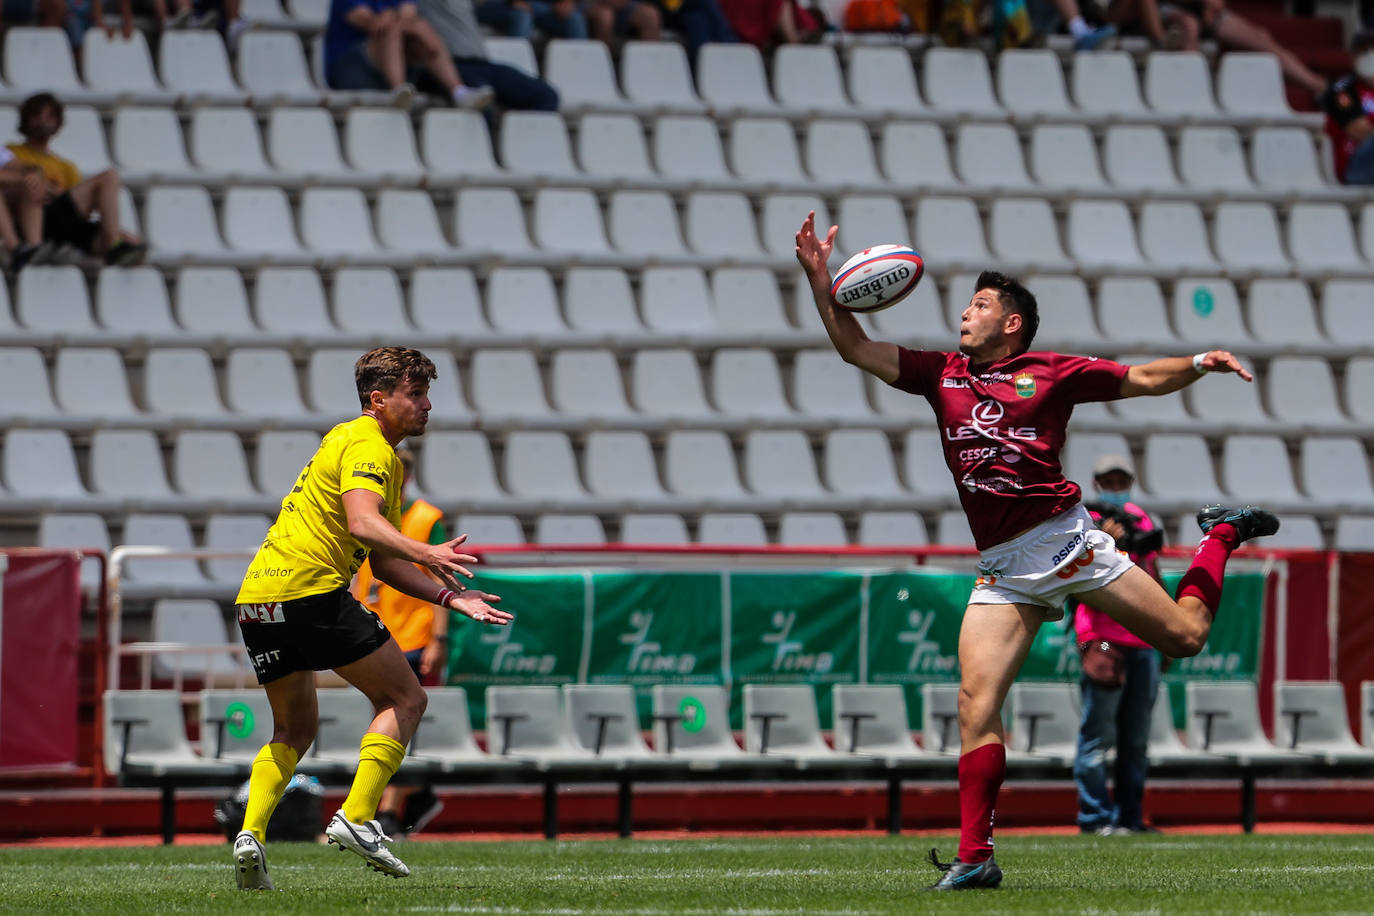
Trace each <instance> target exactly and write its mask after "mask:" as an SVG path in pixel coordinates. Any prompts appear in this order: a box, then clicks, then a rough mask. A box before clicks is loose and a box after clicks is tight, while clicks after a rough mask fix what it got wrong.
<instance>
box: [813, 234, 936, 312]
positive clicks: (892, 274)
mask: <svg viewBox="0 0 1374 916" xmlns="http://www.w3.org/2000/svg"><path fill="white" fill-rule="evenodd" d="M925 271H926V263H925V261H923V260H921V256H920V255H919V254H917V253H916V251H915V250H914V249H912V248H910V247H908V246H906V245H874V246H873V247H872V248H865V249H864V250H863V251H861V252H859V253H858V254H856V255H854V256H853V257H851V258H850V259H849V260H848V261H845V262H844V264H843V265H841V266H840V271H839V273H837V274H835V280H834V282H832V283H831V284H830V299H831V301H832V302H834V303H835V304H836V305H837V306H839V307H840V308H842V309H846V310H848V311H851V312H879V311H882V310H883V309H885V308H890V307H892V306H894V305H896V304H897V303H898V302H901V301H902V300H903V299H905V298H906V297H907V295H908V294H909V293H910V292H911V291H912V290H913V289H915V288H916V284H917V283H919V282H921V275H922V274H924V273H925Z"/></svg>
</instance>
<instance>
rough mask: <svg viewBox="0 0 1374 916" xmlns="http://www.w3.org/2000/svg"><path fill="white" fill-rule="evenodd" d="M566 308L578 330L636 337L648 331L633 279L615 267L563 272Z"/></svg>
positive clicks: (576, 268) (573, 325)
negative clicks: (643, 321) (641, 319)
mask: <svg viewBox="0 0 1374 916" xmlns="http://www.w3.org/2000/svg"><path fill="white" fill-rule="evenodd" d="M563 310H564V312H565V314H566V315H567V320H568V324H569V325H571V326H572V327H573V328H574V329H576V330H578V331H585V332H589V333H597V334H610V335H615V336H631V337H632V336H637V335H641V334H643V333H644V330H645V329H644V325H643V324H642V323H641V322H640V320H639V315H638V313H637V312H636V310H635V302H634V294H633V293H632V292H631V291H630V279H629V277H628V276H626V274H625V271H623V270H621V269H619V268H615V267H571V268H569V269H568V270H567V272H566V273H565V274H564V275H563Z"/></svg>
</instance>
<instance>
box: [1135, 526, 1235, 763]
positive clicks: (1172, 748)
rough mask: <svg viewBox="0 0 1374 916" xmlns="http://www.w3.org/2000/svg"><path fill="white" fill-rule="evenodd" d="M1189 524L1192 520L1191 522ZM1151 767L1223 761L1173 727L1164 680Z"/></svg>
mask: <svg viewBox="0 0 1374 916" xmlns="http://www.w3.org/2000/svg"><path fill="white" fill-rule="evenodd" d="M1188 521H1191V519H1189V520H1188ZM1196 534H1197V526H1196V525H1194V526H1193V532H1192V535H1190V541H1196V540H1197V538H1196V537H1195V536H1193V535H1196ZM1149 755H1150V766H1152V767H1170V766H1180V767H1188V768H1195V767H1198V766H1219V765H1221V763H1222V761H1220V760H1218V759H1217V758H1216V757H1215V756H1213V755H1211V754H1208V753H1206V752H1205V751H1199V750H1195V749H1193V748H1190V747H1188V746H1187V745H1186V744H1184V743H1183V739H1182V738H1180V737H1179V733H1178V729H1176V728H1175V727H1174V709H1173V704H1172V703H1171V702H1170V699H1169V685H1168V683H1166V682H1163V681H1161V682H1160V684H1159V692H1158V693H1156V694H1155V705H1154V709H1153V710H1151V715H1150V740H1149Z"/></svg>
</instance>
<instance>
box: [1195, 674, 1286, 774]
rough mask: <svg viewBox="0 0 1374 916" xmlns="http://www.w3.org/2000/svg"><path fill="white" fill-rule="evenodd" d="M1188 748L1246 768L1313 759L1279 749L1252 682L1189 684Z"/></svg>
mask: <svg viewBox="0 0 1374 916" xmlns="http://www.w3.org/2000/svg"><path fill="white" fill-rule="evenodd" d="M1184 688H1185V691H1186V692H1185V696H1186V698H1187V710H1188V725H1187V733H1188V745H1189V746H1190V747H1194V748H1197V749H1198V750H1202V751H1207V752H1208V753H1211V754H1217V755H1220V756H1223V757H1227V758H1229V759H1231V760H1234V761H1235V762H1237V763H1239V764H1241V765H1242V766H1246V765H1254V764H1265V763H1268V764H1273V763H1296V762H1300V761H1310V760H1312V759H1313V757H1312V755H1309V754H1303V753H1299V752H1296V751H1288V750H1283V749H1280V748H1278V747H1275V746H1274V745H1273V744H1271V743H1270V741H1269V739H1268V738H1266V737H1265V735H1264V729H1263V727H1261V725H1260V718H1259V696H1258V693H1257V688H1256V686H1255V684H1254V683H1253V682H1250V681H1188V682H1187V683H1186V684H1185V685H1184Z"/></svg>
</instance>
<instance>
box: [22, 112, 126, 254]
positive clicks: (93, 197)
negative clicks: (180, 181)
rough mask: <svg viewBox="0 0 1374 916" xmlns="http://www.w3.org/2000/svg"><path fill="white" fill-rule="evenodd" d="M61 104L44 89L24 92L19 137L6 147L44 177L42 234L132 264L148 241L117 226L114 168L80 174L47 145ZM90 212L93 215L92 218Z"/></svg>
mask: <svg viewBox="0 0 1374 916" xmlns="http://www.w3.org/2000/svg"><path fill="white" fill-rule="evenodd" d="M62 116H63V107H62V103H61V102H59V101H58V100H57V97H56V96H54V95H53V94H52V93H49V92H40V93H38V94H37V95H32V96H29V97H28V98H27V99H25V100H24V104H23V105H21V106H20V107H19V133H20V134H22V135H23V137H24V142H23V143H11V144H10V145H9V151H10V152H11V153H13V154H14V157H15V158H16V159H17V160H18V161H19V162H20V163H22V164H24V165H28V166H33V167H34V168H37V169H38V170H39V171H40V172H42V173H43V177H44V178H45V179H46V181H47V203H45V204H44V206H43V238H44V239H45V240H47V241H49V242H53V243H54V244H57V245H71V246H73V247H75V248H78V249H80V250H81V251H84V252H87V253H88V254H93V255H96V256H100V255H103V256H104V258H105V263H106V264H113V265H119V266H124V265H129V264H137V263H138V262H140V261H142V260H143V257H144V255H146V254H147V253H148V246H147V245H145V244H143V240H142V239H140V238H139V237H138V236H136V235H134V234H133V233H131V232H122V231H120V228H119V173H118V172H116V171H115V170H114V169H106V170H105V171H103V172H101V173H100V174H99V175H94V176H92V177H90V178H86V179H84V180H83V179H82V177H81V172H80V171H79V170H78V169H77V167H76V165H75V164H73V163H72V162H70V161H68V160H66V159H63V158H62V157H61V156H59V155H57V154H56V153H54V152H53V151H52V150H50V149H49V148H48V144H49V143H50V142H51V141H52V138H53V137H54V136H56V134H57V132H58V131H59V130H61V129H62ZM93 216H99V217H100V218H99V219H98V220H93V219H92V217H93Z"/></svg>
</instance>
